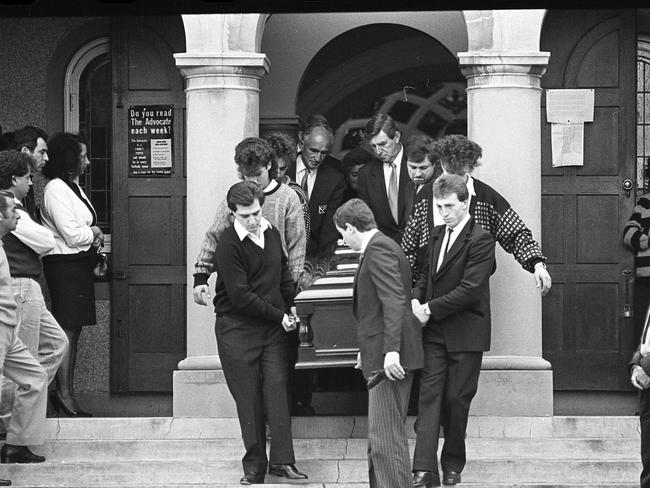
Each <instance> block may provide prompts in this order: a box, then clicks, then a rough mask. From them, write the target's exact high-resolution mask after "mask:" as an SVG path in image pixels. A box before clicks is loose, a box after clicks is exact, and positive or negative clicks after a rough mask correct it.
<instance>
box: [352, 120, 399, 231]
mask: <svg viewBox="0 0 650 488" xmlns="http://www.w3.org/2000/svg"><path fill="white" fill-rule="evenodd" d="M365 136H366V139H367V140H368V142H369V144H370V146H371V147H372V149H373V150H374V151H375V154H376V155H377V158H379V160H380V161H381V164H379V163H374V162H373V163H369V164H366V165H365V166H364V167H363V168H361V171H359V198H361V200H363V201H364V202H366V203H367V204H368V206H369V207H370V209H371V210H372V213H373V214H374V216H375V220H376V221H377V227H378V228H379V230H380V231H382V232H383V233H384V234H386V235H387V236H388V237H390V238H391V239H393V240H394V241H395V242H397V243H399V242H400V240H401V239H402V232H403V231H404V227H405V226H406V221H407V220H408V217H409V212H410V208H409V207H408V197H407V190H406V187H407V185H408V182H409V181H410V179H409V176H408V171H407V168H406V154H405V152H404V147H403V146H402V144H400V137H401V133H400V131H399V130H397V126H396V125H395V121H394V120H393V119H392V118H391V116H390V115H387V114H382V113H378V114H376V115H374V116H373V117H372V118H371V119H370V120H369V121H368V122H367V124H366V129H365Z"/></svg>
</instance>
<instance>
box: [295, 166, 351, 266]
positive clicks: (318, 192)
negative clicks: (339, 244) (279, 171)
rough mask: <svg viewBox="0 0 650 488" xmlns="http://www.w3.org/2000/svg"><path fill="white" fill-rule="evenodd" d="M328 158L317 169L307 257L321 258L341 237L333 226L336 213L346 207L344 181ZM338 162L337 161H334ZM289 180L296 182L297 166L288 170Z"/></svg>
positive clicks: (310, 205) (312, 194)
mask: <svg viewBox="0 0 650 488" xmlns="http://www.w3.org/2000/svg"><path fill="white" fill-rule="evenodd" d="M328 158H329V159H334V158H332V157H331V156H327V157H326V158H325V160H323V162H322V163H321V165H320V166H319V167H318V172H317V173H316V181H314V188H313V189H312V192H311V195H309V219H310V221H311V228H310V231H309V240H308V241H307V256H320V255H322V254H324V253H326V252H327V251H328V250H329V247H330V246H331V245H332V244H334V243H336V241H337V239H338V238H339V233H338V231H337V230H336V226H335V225H334V220H333V217H334V212H336V209H337V208H339V207H340V206H341V204H342V203H343V193H344V192H345V177H344V176H343V173H341V172H340V171H338V170H337V169H335V165H334V163H328V162H327V159H328ZM335 161H336V160H335ZM287 174H288V175H289V177H290V178H291V179H292V180H294V181H296V167H295V164H294V165H293V166H291V167H290V168H289V169H288V170H287Z"/></svg>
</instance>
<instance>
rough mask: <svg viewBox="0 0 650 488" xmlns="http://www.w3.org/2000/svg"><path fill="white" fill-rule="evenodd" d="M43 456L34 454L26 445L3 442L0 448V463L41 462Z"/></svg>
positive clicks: (43, 458) (43, 460) (43, 459)
mask: <svg viewBox="0 0 650 488" xmlns="http://www.w3.org/2000/svg"><path fill="white" fill-rule="evenodd" d="M42 462H45V457H43V456H39V455H38V454H34V453H33V452H32V451H30V450H29V447H27V446H13V445H11V444H5V445H4V446H2V449H0V463H2V464H6V463H42Z"/></svg>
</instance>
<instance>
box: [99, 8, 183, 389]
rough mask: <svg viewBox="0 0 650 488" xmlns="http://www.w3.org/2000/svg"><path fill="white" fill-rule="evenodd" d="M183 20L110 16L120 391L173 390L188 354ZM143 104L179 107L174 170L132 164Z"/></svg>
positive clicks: (114, 350)
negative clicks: (134, 113)
mask: <svg viewBox="0 0 650 488" xmlns="http://www.w3.org/2000/svg"><path fill="white" fill-rule="evenodd" d="M180 22H181V21H180V18H174V19H171V18H169V19H156V18H146V19H144V18H142V19H137V18H136V19H125V18H118V19H115V20H114V22H113V30H112V46H111V49H112V61H113V91H114V94H113V130H114V138H113V141H114V143H113V144H114V145H113V154H114V155H115V157H114V165H113V167H114V169H113V196H112V200H113V222H114V224H113V242H112V246H113V269H114V278H113V281H112V302H111V303H112V331H111V332H112V337H111V390H112V391H114V392H152V391H158V392H161V391H162V392H164V391H171V390H172V371H173V370H174V369H175V368H176V365H177V364H178V362H179V361H180V360H181V359H183V358H184V357H185V350H186V347H185V344H186V335H185V332H186V327H185V316H186V315H185V307H186V298H185V297H186V293H185V285H186V277H185V235H186V232H185V191H186V190H185V188H186V185H185V161H184V150H183V140H184V119H185V94H184V92H183V79H182V76H181V74H180V72H179V71H178V69H177V68H176V67H175V65H174V59H173V53H174V52H183V51H184V50H185V47H184V45H180V46H179V45H178V42H176V46H174V45H173V41H174V39H178V37H179V33H180V38H181V39H182V38H183V31H182V25H180ZM179 29H180V30H179ZM163 36H164V37H163ZM142 106H155V107H160V106H173V108H172V112H173V114H172V115H173V129H172V132H173V136H172V137H170V138H171V151H172V152H171V156H172V158H171V159H172V168H171V170H170V173H171V174H169V175H151V174H149V175H148V176H147V175H146V174H147V172H148V170H147V169H146V168H145V169H142V168H139V169H137V171H136V170H134V169H133V167H134V164H133V163H132V157H131V156H130V151H129V144H130V143H129V135H130V134H129V132H130V130H129V117H130V110H131V109H132V108H133V107H142ZM131 124H133V122H131ZM134 171H135V172H137V173H144V174H145V175H139V176H138V175H134V174H132V173H134ZM151 172H153V170H152V171H151ZM163 172H164V171H163Z"/></svg>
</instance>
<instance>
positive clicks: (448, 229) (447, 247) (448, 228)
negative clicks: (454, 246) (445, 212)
mask: <svg viewBox="0 0 650 488" xmlns="http://www.w3.org/2000/svg"><path fill="white" fill-rule="evenodd" d="M453 231H454V229H452V228H451V227H447V244H445V253H444V254H443V259H444V256H446V255H447V252H448V251H449V242H450V241H451V233H452V232H453Z"/></svg>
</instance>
